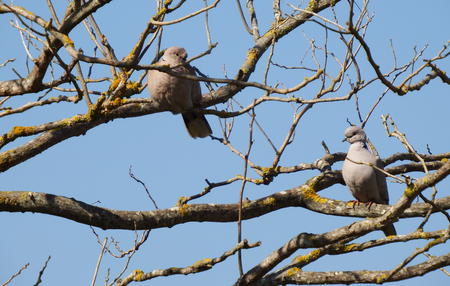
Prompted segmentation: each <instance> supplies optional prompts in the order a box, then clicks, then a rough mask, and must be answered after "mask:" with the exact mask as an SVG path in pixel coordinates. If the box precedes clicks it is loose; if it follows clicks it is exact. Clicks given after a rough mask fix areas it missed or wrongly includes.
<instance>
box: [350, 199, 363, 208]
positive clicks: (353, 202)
mask: <svg viewBox="0 0 450 286" xmlns="http://www.w3.org/2000/svg"><path fill="white" fill-rule="evenodd" d="M348 203H349V204H352V209H355V205H356V204H357V205H358V207H359V203H361V202H360V201H358V200H351V201H348Z"/></svg>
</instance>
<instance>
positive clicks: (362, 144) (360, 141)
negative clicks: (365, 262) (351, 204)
mask: <svg viewBox="0 0 450 286" xmlns="http://www.w3.org/2000/svg"><path fill="white" fill-rule="evenodd" d="M344 135H345V140H346V141H347V142H349V143H350V147H349V149H348V152H347V157H346V158H345V161H344V164H343V166H342V177H343V178H344V181H345V184H346V185H347V186H348V188H349V189H350V192H351V193H352V195H353V197H355V199H356V200H357V201H358V202H363V203H369V204H370V203H377V204H385V205H387V204H389V194H388V189H387V184H386V176H385V175H384V174H383V173H382V172H380V171H378V170H376V169H374V168H372V167H371V166H368V165H365V164H357V163H369V164H373V165H375V166H377V167H379V168H381V169H382V168H383V167H384V166H383V162H382V161H381V160H380V159H379V158H377V157H376V156H375V155H374V154H372V152H370V151H369V149H368V148H367V144H366V141H367V137H366V133H365V132H364V130H363V129H362V128H361V127H358V126H350V127H349V128H347V129H346V130H345V133H344ZM349 159H350V160H352V161H353V162H352V161H350V160H349ZM354 162H357V163H354ZM382 230H383V232H384V234H385V235H386V236H388V235H396V234H397V233H396V231H395V228H394V225H388V226H386V227H385V228H383V229H382Z"/></svg>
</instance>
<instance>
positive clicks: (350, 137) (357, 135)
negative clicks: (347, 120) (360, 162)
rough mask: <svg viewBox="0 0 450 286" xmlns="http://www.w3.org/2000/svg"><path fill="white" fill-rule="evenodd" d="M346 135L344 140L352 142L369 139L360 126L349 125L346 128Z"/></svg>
mask: <svg viewBox="0 0 450 286" xmlns="http://www.w3.org/2000/svg"><path fill="white" fill-rule="evenodd" d="M344 136H345V138H344V140H342V141H347V142H348V143H350V144H353V143H355V142H358V141H361V142H364V143H365V142H366V140H367V137H366V133H365V132H364V130H363V129H362V128H361V127H359V126H350V127H348V128H347V129H345V132H344Z"/></svg>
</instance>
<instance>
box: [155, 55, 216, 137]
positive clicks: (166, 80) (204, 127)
mask: <svg viewBox="0 0 450 286" xmlns="http://www.w3.org/2000/svg"><path fill="white" fill-rule="evenodd" d="M186 58H187V53H186V50H185V49H183V48H179V47H170V48H168V49H167V50H166V51H165V52H164V55H163V56H162V57H161V59H160V60H159V61H158V64H159V65H168V66H170V67H173V68H172V70H173V71H174V72H177V73H181V74H191V75H195V70H194V68H192V67H191V66H190V65H189V64H187V63H186ZM147 77H148V88H149V90H150V95H151V97H152V98H153V99H154V100H155V101H157V102H158V103H159V104H160V106H162V107H164V108H168V109H169V110H170V111H172V113H173V114H177V113H181V115H182V116H183V120H184V123H185V125H186V129H187V131H188V132H189V135H191V136H192V137H193V138H197V137H200V138H204V137H206V136H208V135H210V134H211V133H212V131H211V127H210V126H209V124H208V121H207V120H206V118H205V116H204V115H203V114H202V113H200V112H198V111H195V110H193V108H194V106H195V105H196V104H198V103H199V102H200V100H201V98H202V93H201V89H200V83H199V82H198V81H194V80H188V79H184V78H180V77H176V76H172V75H170V74H168V73H164V72H160V71H158V70H149V71H148V74H147Z"/></svg>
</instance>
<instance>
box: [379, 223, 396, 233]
mask: <svg viewBox="0 0 450 286" xmlns="http://www.w3.org/2000/svg"><path fill="white" fill-rule="evenodd" d="M381 230H382V231H383V232H384V235H386V236H389V235H397V231H396V230H395V227H394V225H393V224H390V225H387V226H385V227H383V228H382V229H381Z"/></svg>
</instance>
